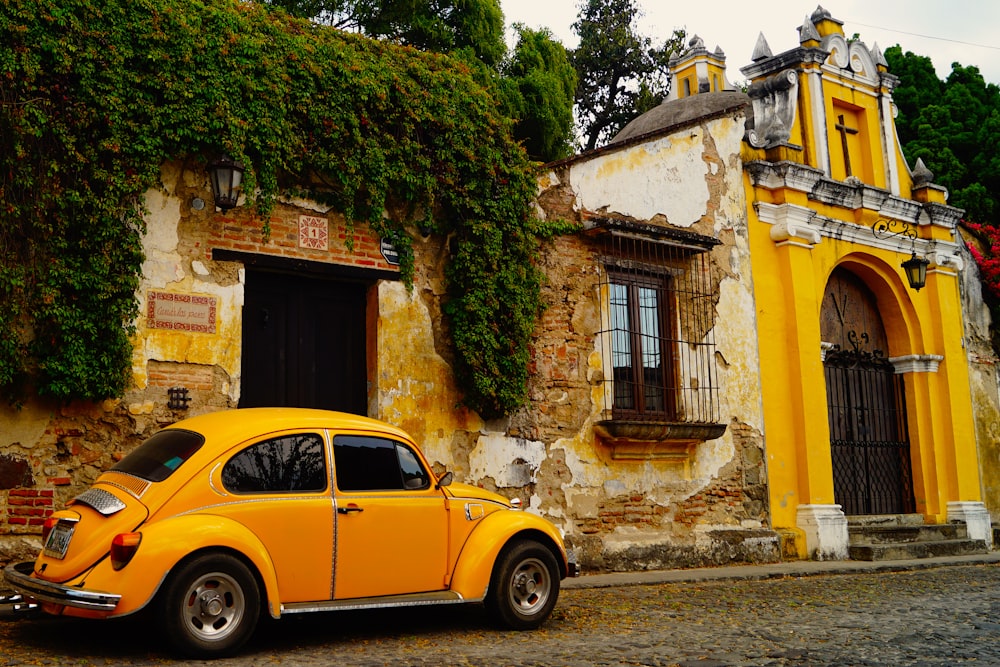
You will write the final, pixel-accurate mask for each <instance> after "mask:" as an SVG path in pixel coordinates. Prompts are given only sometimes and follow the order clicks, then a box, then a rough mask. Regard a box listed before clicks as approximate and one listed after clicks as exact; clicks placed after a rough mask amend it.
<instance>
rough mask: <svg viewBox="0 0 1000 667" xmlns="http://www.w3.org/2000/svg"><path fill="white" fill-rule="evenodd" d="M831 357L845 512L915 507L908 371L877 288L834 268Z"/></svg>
mask: <svg viewBox="0 0 1000 667" xmlns="http://www.w3.org/2000/svg"><path fill="white" fill-rule="evenodd" d="M820 318H821V323H820V330H821V334H822V337H823V342H824V343H825V344H826V346H827V351H826V355H825V358H824V363H823V366H824V372H825V376H826V393H827V407H828V415H829V420H830V448H831V457H832V461H833V489H834V499H835V501H836V502H837V503H838V504H839V505H841V507H842V508H843V510H844V514H846V515H849V516H850V515H864V514H906V513H911V512H913V511H914V500H913V476H912V471H911V465H910V443H909V435H908V430H907V418H906V402H905V400H904V398H905V397H904V385H903V382H902V376H900V375H897V374H896V372H895V369H894V368H893V366H892V364H891V363H890V361H889V359H888V357H887V353H888V349H889V345H888V342H889V341H888V338H887V336H886V333H885V327H884V326H883V323H882V318H881V316H880V315H879V308H878V302H877V299H876V297H875V295H874V294H873V293H872V291H871V290H870V289H869V288H868V287H867V286H866V285H865V284H864V282H863V281H862V280H861V279H860V278H858V277H857V276H856V275H854V274H853V273H851V272H850V271H847V270H846V269H842V268H838V269H835V270H834V272H833V274H832V275H831V276H830V280H829V282H828V283H827V286H826V292H825V293H824V295H823V305H822V310H821V313H820Z"/></svg>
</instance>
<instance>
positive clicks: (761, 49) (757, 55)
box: [750, 33, 774, 62]
mask: <svg viewBox="0 0 1000 667" xmlns="http://www.w3.org/2000/svg"><path fill="white" fill-rule="evenodd" d="M773 56H774V54H773V53H771V47H770V46H768V45H767V40H766V39H764V33H760V34H759V35H758V36H757V44H756V46H754V47H753V55H752V56H750V60H751V61H752V62H757V61H758V60H764V59H765V58H771V57H773Z"/></svg>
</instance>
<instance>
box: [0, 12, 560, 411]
mask: <svg viewBox="0 0 1000 667" xmlns="http://www.w3.org/2000/svg"><path fill="white" fill-rule="evenodd" d="M0 44H3V45H4V46H3V48H0V202H2V208H0V223H2V229H0V253H2V255H0V257H2V259H0V262H2V264H0V332H2V338H0V386H3V387H4V388H6V390H7V391H8V392H9V393H10V394H11V395H12V396H16V395H18V394H19V393H20V392H23V391H25V390H26V388H27V387H28V386H33V387H34V388H35V390H36V391H37V392H38V393H39V394H41V395H49V396H53V397H56V398H59V399H72V398H84V399H100V398H105V397H111V396H120V395H122V393H123V392H124V390H125V389H126V388H127V383H128V379H129V377H130V370H131V346H130V336H131V335H132V334H133V333H134V329H133V326H134V325H133V323H134V321H135V319H136V315H137V311H136V308H137V306H136V303H137V302H136V298H135V293H136V289H137V287H138V285H139V280H140V277H141V266H142V261H143V255H142V235H143V232H144V228H143V218H142V214H143V209H142V205H141V202H142V195H143V193H144V192H145V191H146V190H148V189H149V188H153V187H157V186H158V174H159V168H160V166H161V165H162V164H163V163H164V162H166V161H168V160H173V159H198V160H206V159H210V158H212V157H214V156H217V155H219V154H220V153H226V154H228V155H230V156H232V157H233V158H235V159H237V160H240V161H242V162H243V163H244V164H245V165H246V166H247V174H246V180H247V182H246V186H247V187H246V191H248V192H255V193H257V194H256V200H255V207H256V210H257V211H258V213H259V214H260V217H261V219H262V220H266V219H267V213H268V211H269V210H270V209H271V207H272V206H273V203H274V201H275V200H276V198H277V197H278V196H280V195H281V194H282V193H283V192H287V191H288V190H289V189H291V188H298V189H302V188H305V189H306V190H307V191H308V194H309V195H310V196H313V197H315V198H317V199H319V200H321V201H323V202H324V203H326V204H328V205H329V206H331V207H333V208H334V209H336V210H338V211H340V212H342V213H343V214H344V216H345V217H346V218H347V219H348V220H356V221H360V222H367V223H370V224H371V225H372V226H373V228H374V229H375V231H376V232H378V233H380V234H383V235H386V236H388V237H390V238H391V239H392V240H393V241H394V242H395V243H396V244H397V247H399V249H400V255H401V258H402V261H403V263H402V270H403V274H404V279H406V280H408V281H409V280H411V279H412V275H413V253H412V248H411V247H410V244H409V238H410V237H409V236H408V234H407V226H408V225H414V224H419V225H420V226H421V227H423V228H425V229H431V230H432V231H434V232H437V233H439V234H446V235H449V236H450V237H451V238H452V239H454V242H453V243H452V247H453V248H454V254H453V258H452V261H451V264H450V266H449V267H448V270H447V279H448V286H449V287H448V294H449V298H448V302H447V304H446V306H445V310H446V314H447V316H448V317H449V321H450V324H451V327H450V329H451V332H452V337H453V340H454V345H455V352H456V373H457V375H458V378H459V380H460V382H461V383H462V386H463V387H464V388H465V393H466V402H467V403H468V404H469V405H470V407H473V408H474V409H476V410H478V411H480V412H481V413H482V414H484V415H486V416H495V415H499V414H503V413H507V412H510V411H512V410H513V409H515V408H516V407H518V406H519V405H521V404H522V403H523V402H524V401H525V400H526V396H525V391H526V389H525V386H526V382H527V375H526V374H527V362H528V347H529V343H530V336H531V332H532V329H533V327H534V322H535V319H536V317H537V314H538V311H539V308H540V275H539V273H538V271H537V270H536V269H535V266H534V259H535V258H536V256H537V253H538V247H539V239H540V237H542V236H544V235H545V234H546V233H548V232H549V231H550V230H546V229H545V228H544V227H543V226H542V225H541V223H539V222H538V221H536V220H534V219H533V218H532V215H531V201H532V197H533V194H534V191H535V180H534V174H533V165H532V163H530V162H529V161H528V159H527V157H526V156H525V154H524V151H523V150H522V149H521V147H520V146H519V145H518V144H517V143H516V142H515V141H514V140H513V139H512V138H511V122H510V120H509V119H507V118H505V117H503V116H502V115H500V114H499V113H498V111H497V108H498V107H497V103H496V100H495V96H494V95H493V94H492V92H491V84H490V82H489V81H484V80H481V77H483V74H482V73H481V72H480V73H476V72H474V71H473V70H470V69H469V68H468V67H467V66H465V65H462V64H461V63H458V62H457V61H453V60H451V59H448V58H446V57H444V56H437V55H433V54H427V53H421V52H417V51H415V50H413V49H407V48H401V47H398V46H395V45H392V44H387V43H383V42H379V41H375V40H370V39H366V38H363V37H360V36H358V35H353V34H348V33H344V32H341V31H338V30H335V29H332V28H329V27H325V26H317V25H315V24H311V23H309V22H308V21H304V20H298V19H293V18H290V17H288V16H287V15H286V14H284V13H283V12H281V11H278V10H275V9H273V8H269V7H267V6H266V5H263V4H256V3H247V2H241V1H240V0H212V1H211V2H204V1H201V0H7V1H6V2H5V3H3V5H2V6H0ZM477 77H480V79H479V80H477Z"/></svg>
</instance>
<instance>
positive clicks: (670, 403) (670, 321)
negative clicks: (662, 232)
mask: <svg viewBox="0 0 1000 667" xmlns="http://www.w3.org/2000/svg"><path fill="white" fill-rule="evenodd" d="M606 271H607V284H608V289H609V292H608V313H609V318H610V326H611V331H612V335H611V350H610V354H611V371H612V397H611V412H612V419H630V418H634V419H644V420H648V419H654V418H655V419H662V420H664V421H672V420H674V419H675V418H676V416H677V395H676V391H677V386H678V382H677V379H678V375H677V373H678V370H677V352H676V346H677V340H676V336H674V335H673V334H672V331H673V327H674V326H675V322H674V317H675V313H676V295H675V294H674V292H673V289H672V284H671V283H672V276H671V275H670V272H669V271H667V270H666V269H665V268H664V269H661V270H653V269H650V268H644V269H643V270H640V271H632V272H626V271H623V270H621V269H620V268H616V267H614V266H608V267H607V268H606ZM615 287H622V288H624V293H625V297H626V299H625V308H624V311H625V315H626V317H627V321H626V322H625V323H624V328H622V327H621V326H619V325H620V324H621V323H619V322H617V312H618V311H617V309H616V306H617V305H618V304H616V303H615V296H616V295H614V294H613V292H612V290H613V289H614V288H615ZM641 290H651V291H652V292H653V294H655V296H656V303H655V304H654V308H655V310H656V312H655V315H654V318H653V319H649V318H646V317H644V316H643V313H642V309H643V308H644V307H645V306H644V305H643V304H642V294H641ZM637 323H638V326H636V324H637ZM646 323H655V326H656V328H657V329H656V331H655V332H653V333H651V332H649V331H647V330H646V327H645V325H646ZM622 333H624V335H621V334H622ZM620 339H625V340H627V341H628V349H627V350H621V349H617V348H616V343H617V342H618V341H619V340H620ZM650 340H652V341H653V342H654V343H655V348H656V349H655V352H653V354H656V355H658V356H659V359H660V360H661V364H660V366H659V367H658V368H659V371H658V372H657V373H655V374H648V373H647V372H646V368H647V367H646V366H645V363H644V362H645V359H646V357H647V355H648V354H649V353H650V352H648V350H649V348H650V345H649V344H648V343H649V342H650ZM620 355H628V357H629V360H630V364H629V366H616V365H615V361H616V358H618V357H619V356H620ZM626 368H627V369H629V370H628V373H627V377H626V378H623V377H622V375H625V374H624V373H619V369H626ZM652 368H657V367H652ZM651 375H652V377H656V376H658V379H657V380H656V381H655V383H654V382H649V380H650V377H651ZM622 383H625V385H626V386H627V387H628V388H629V389H631V391H630V392H628V394H629V396H630V398H631V405H630V406H624V405H622V404H620V402H619V398H620V397H622V396H625V394H626V392H624V391H622ZM650 388H654V389H657V390H659V391H660V392H661V395H660V405H659V406H658V408H657V407H655V406H654V407H651V406H650V405H649V399H650V395H649V390H650Z"/></svg>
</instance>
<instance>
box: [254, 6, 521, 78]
mask: <svg viewBox="0 0 1000 667" xmlns="http://www.w3.org/2000/svg"><path fill="white" fill-rule="evenodd" d="M264 1H265V2H266V3H267V4H269V5H273V6H275V7H281V8H282V9H284V10H285V11H287V12H288V13H289V14H292V15H293V16H298V17H301V18H310V19H314V20H317V21H319V22H323V23H328V24H331V25H333V26H336V27H338V28H343V29H353V30H356V31H359V32H363V33H364V34H366V35H368V36H369V37H375V38H377V39H386V40H389V41H394V42H397V43H400V44H404V45H407V46H413V47H415V48H418V49H421V50H423V51H434V52H436V53H466V54H471V55H472V56H473V57H475V58H477V59H478V60H480V61H482V62H483V63H485V64H487V65H489V66H491V67H495V66H497V65H498V64H499V63H500V62H501V61H502V60H503V58H504V56H505V54H506V52H507V46H506V44H505V43H504V21H503V11H502V10H501V9H500V3H499V0H264Z"/></svg>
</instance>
